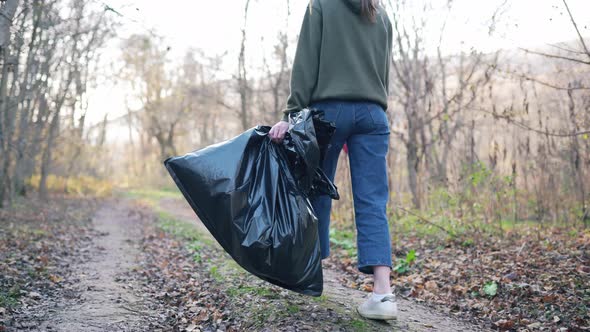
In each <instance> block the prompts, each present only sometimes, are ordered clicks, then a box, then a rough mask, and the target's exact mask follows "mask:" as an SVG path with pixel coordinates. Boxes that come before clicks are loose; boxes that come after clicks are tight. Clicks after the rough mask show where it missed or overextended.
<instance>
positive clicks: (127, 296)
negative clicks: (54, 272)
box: [39, 200, 156, 331]
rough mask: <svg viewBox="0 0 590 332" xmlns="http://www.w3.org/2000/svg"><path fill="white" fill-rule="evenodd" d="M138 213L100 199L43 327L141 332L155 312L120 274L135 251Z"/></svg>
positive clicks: (132, 262) (147, 327)
mask: <svg viewBox="0 0 590 332" xmlns="http://www.w3.org/2000/svg"><path fill="white" fill-rule="evenodd" d="M141 219H142V218H141V216H140V215H138V214H135V213H132V210H131V209H130V206H129V205H127V203H125V202H116V201H114V200H111V201H108V202H106V203H105V204H104V205H103V206H102V207H101V208H99V209H98V211H97V213H96V215H95V216H94V218H93V220H92V222H93V227H94V228H95V230H96V232H97V235H98V236H95V237H94V238H93V240H92V244H91V245H90V246H89V247H88V248H87V249H86V250H85V253H84V256H85V257H86V258H87V259H81V260H79V261H77V262H75V263H74V265H73V266H72V270H73V271H74V273H73V274H72V276H71V278H70V279H71V280H67V282H66V285H67V286H65V287H67V288H69V289H67V290H68V292H67V293H68V294H71V296H68V297H67V298H66V299H64V302H63V303H61V304H60V307H59V308H57V309H54V310H55V313H54V314H52V315H49V316H50V317H49V320H47V321H45V322H42V323H41V324H40V326H39V328H40V329H41V330H44V331H147V330H149V322H150V321H154V320H155V319H156V318H155V315H156V314H155V313H154V312H153V311H150V309H149V308H148V303H149V300H147V299H142V298H140V297H139V296H137V295H135V294H134V292H133V290H132V289H133V287H131V286H130V285H128V284H126V283H125V280H124V278H123V277H122V273H123V272H126V271H128V270H130V269H132V268H133V266H134V264H135V260H136V257H137V256H138V254H139V249H138V248H137V247H136V246H135V241H136V240H137V239H138V237H139V227H140V225H141V223H142V222H143V221H142V220H141Z"/></svg>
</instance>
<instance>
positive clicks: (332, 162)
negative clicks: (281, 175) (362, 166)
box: [311, 101, 350, 259]
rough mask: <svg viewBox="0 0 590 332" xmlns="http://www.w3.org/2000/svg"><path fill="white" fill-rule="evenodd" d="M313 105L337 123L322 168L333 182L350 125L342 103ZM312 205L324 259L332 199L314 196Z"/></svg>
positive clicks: (326, 118)
mask: <svg viewBox="0 0 590 332" xmlns="http://www.w3.org/2000/svg"><path fill="white" fill-rule="evenodd" d="M311 107H312V108H317V109H319V110H321V111H324V120H326V121H330V122H334V123H335V124H336V131H335V133H334V135H333V136H332V139H331V140H330V145H329V147H328V149H327V150H326V155H325V156H324V163H323V165H322V170H323V171H324V173H326V175H327V176H328V178H329V179H330V181H332V182H333V181H334V176H335V174H336V167H337V165H338V157H339V156H340V151H341V150H342V146H343V145H344V141H345V140H346V135H347V132H348V127H350V125H347V124H346V115H345V114H344V115H343V114H342V108H341V103H339V102H337V101H330V102H328V101H326V102H320V103H315V104H312V105H311ZM311 205H312V206H313V209H314V212H315V213H316V216H317V218H318V236H319V238H320V249H321V255H322V259H324V258H327V257H328V256H329V255H330V211H331V209H332V199H331V198H330V197H329V196H326V195H321V196H317V197H313V198H312V199H311Z"/></svg>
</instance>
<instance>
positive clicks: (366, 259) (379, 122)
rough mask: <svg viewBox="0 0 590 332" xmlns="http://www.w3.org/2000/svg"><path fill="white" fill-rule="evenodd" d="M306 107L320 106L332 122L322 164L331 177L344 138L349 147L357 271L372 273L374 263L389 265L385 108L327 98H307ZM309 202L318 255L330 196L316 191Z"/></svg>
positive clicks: (325, 240) (326, 246)
mask: <svg viewBox="0 0 590 332" xmlns="http://www.w3.org/2000/svg"><path fill="white" fill-rule="evenodd" d="M310 107H311V108H317V109H319V110H322V111H324V113H325V119H326V120H328V121H331V122H334V123H335V124H336V132H335V133H334V135H333V136H332V140H331V142H330V145H329V147H328V150H327V153H326V156H325V158H324V163H323V165H322V167H323V170H324V172H325V173H326V175H328V177H329V178H330V180H332V181H334V175H335V173H336V166H337V163H338V156H339V155H340V151H341V150H342V147H343V145H344V143H346V145H347V147H348V160H349V162H350V173H351V178H352V193H353V199H354V213H355V223H356V229H357V248H358V269H359V271H361V272H363V273H366V274H372V273H373V266H377V265H386V266H389V267H391V240H390V235H389V224H388V221H387V214H386V207H387V201H388V197H389V187H388V181H387V164H386V155H387V151H388V149H389V134H390V131H389V121H388V119H387V114H386V113H385V111H384V110H383V108H382V107H381V106H380V105H378V104H375V103H372V102H364V101H354V102H353V101H344V100H326V101H320V102H316V103H312V104H311V105H310ZM336 185H338V184H336ZM311 203H312V206H313V208H314V210H315V212H316V215H317V217H318V221H319V237H320V248H321V254H322V258H326V257H328V255H329V254H330V232H329V230H330V210H331V208H332V200H331V199H330V198H329V197H328V196H318V197H315V198H313V199H312V200H311Z"/></svg>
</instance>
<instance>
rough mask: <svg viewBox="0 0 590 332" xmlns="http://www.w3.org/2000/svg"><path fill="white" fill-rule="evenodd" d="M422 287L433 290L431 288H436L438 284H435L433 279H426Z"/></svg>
mask: <svg viewBox="0 0 590 332" xmlns="http://www.w3.org/2000/svg"><path fill="white" fill-rule="evenodd" d="M424 287H425V288H426V289H427V290H429V291H433V290H436V289H438V285H437V284H436V281H433V280H429V281H427V282H426V284H424Z"/></svg>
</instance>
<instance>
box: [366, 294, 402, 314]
mask: <svg viewBox="0 0 590 332" xmlns="http://www.w3.org/2000/svg"><path fill="white" fill-rule="evenodd" d="M357 311H358V313H359V314H360V315H361V316H363V317H365V318H369V319H380V320H390V319H397V302H396V301H395V295H393V294H389V295H385V296H384V297H383V298H381V299H380V300H378V299H377V297H376V296H375V295H374V294H373V293H371V294H370V295H369V298H368V299H367V300H366V301H365V303H363V304H361V305H360V306H358V307H357Z"/></svg>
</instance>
